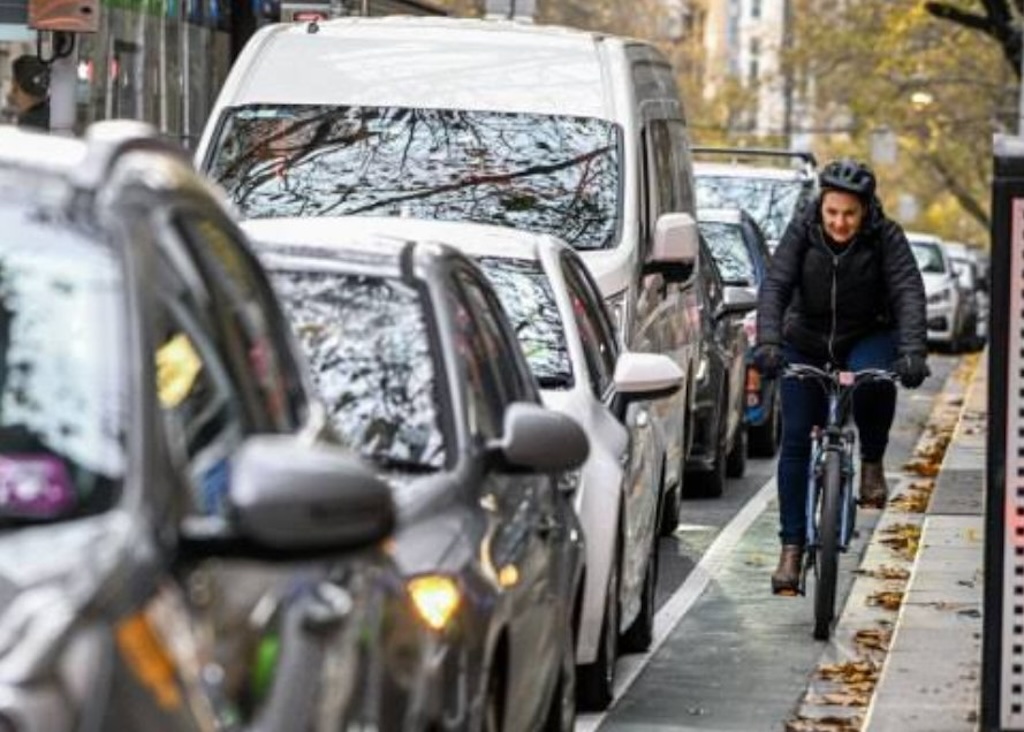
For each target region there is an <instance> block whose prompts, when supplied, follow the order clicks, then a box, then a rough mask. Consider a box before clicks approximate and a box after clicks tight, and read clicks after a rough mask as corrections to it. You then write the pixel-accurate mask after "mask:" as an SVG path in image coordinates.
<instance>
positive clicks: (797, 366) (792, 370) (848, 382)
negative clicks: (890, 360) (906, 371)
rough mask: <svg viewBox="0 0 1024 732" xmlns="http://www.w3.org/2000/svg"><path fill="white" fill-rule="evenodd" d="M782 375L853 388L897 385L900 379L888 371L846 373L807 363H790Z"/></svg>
mask: <svg viewBox="0 0 1024 732" xmlns="http://www.w3.org/2000/svg"><path fill="white" fill-rule="evenodd" d="M782 375H783V376H784V377H786V378H790V379H794V378H795V379H805V378H807V377H812V378H816V379H823V380H824V379H827V380H828V381H831V382H832V383H834V384H838V385H840V386H855V385H857V384H860V383H861V382H863V381H891V382H893V383H899V380H900V377H899V375H898V374H896V372H894V371H890V370H889V369H861V370H860V371H846V370H843V369H822V368H818V367H817V366H812V365H810V364H808V363H791V364H788V365H787V366H786V368H785V369H784V370H783V372H782Z"/></svg>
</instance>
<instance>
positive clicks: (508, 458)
mask: <svg viewBox="0 0 1024 732" xmlns="http://www.w3.org/2000/svg"><path fill="white" fill-rule="evenodd" d="M491 449H492V450H493V451H495V452H497V453H498V454H500V455H501V458H502V460H503V461H504V463H505V465H506V466H508V467H509V468H511V469H513V470H515V469H520V470H530V471H533V472H536V473H562V472H565V471H567V470H575V469H576V468H578V467H580V466H581V465H583V461H584V460H586V459H587V455H588V454H589V453H590V443H589V442H588V440H587V435H586V433H584V432H583V428H582V427H580V426H579V425H578V424H577V423H576V421H575V420H573V419H572V418H571V417H567V416H565V415H564V414H559V413H557V412H553V411H551V410H550V409H545V408H544V407H542V406H540V405H539V404H532V403H530V402H515V403H514V404H510V405H509V407H508V409H507V410H505V423H504V435H503V437H502V438H501V440H497V441H495V442H494V443H493V444H492V445H491Z"/></svg>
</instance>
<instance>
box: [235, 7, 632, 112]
mask: <svg viewBox="0 0 1024 732" xmlns="http://www.w3.org/2000/svg"><path fill="white" fill-rule="evenodd" d="M260 36H262V38H260V39H259V41H258V42H256V40H255V39H254V42H252V43H250V48H251V49H253V50H255V48H259V52H258V53H257V54H256V59H255V60H254V62H253V65H252V66H251V67H250V68H248V69H246V72H245V73H244V74H242V75H240V76H238V77H237V78H235V79H229V81H228V87H231V86H233V87H234V88H233V89H230V91H229V93H228V94H227V95H225V97H223V98H222V101H224V102H226V103H227V104H228V105H230V106H235V105H242V104H259V103H264V104H309V103H317V104H340V105H367V106H380V107H383V106H398V107H412V108H421V109H439V108H440V109H465V110H479V111H497V112H522V113H534V114H559V115H566V116H577V117H593V118H598V119H613V116H612V114H613V110H612V109H611V108H610V104H611V102H610V100H608V99H606V98H605V97H606V96H607V95H601V94H595V93H594V89H595V88H600V87H602V86H604V85H606V84H607V79H606V78H604V77H605V75H604V74H603V73H602V67H601V60H600V53H601V51H600V47H601V44H602V43H605V42H611V43H615V42H619V43H621V41H616V40H615V39H607V40H606V39H605V38H604V37H603V36H601V35H598V34H593V33H586V32H582V31H575V30H570V29H565V28H555V27H544V26H535V25H527V24H523V23H516V22H508V21H489V20H467V19H456V18H411V17H390V18H340V19H337V20H332V21H327V22H324V23H320V24H319V25H318V26H317V30H316V31H315V32H314V31H313V30H312V28H311V26H310V24H307V23H296V24H287V25H286V24H279V25H274V26H269V27H268V28H266V29H264V30H263V31H261V32H260ZM244 56H249V57H250V58H252V55H251V54H244V55H243V58H244ZM239 60H240V61H242V59H239ZM225 91H228V89H225Z"/></svg>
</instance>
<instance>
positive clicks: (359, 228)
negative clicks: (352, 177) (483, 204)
mask: <svg viewBox="0 0 1024 732" xmlns="http://www.w3.org/2000/svg"><path fill="white" fill-rule="evenodd" d="M242 228H243V229H244V230H245V231H246V233H247V234H249V236H251V237H252V238H253V239H255V240H256V241H257V242H265V243H273V244H274V245H275V247H276V248H277V251H278V253H282V254H284V253H286V251H285V250H284V249H282V248H291V249H292V250H293V252H294V254H296V255H299V254H301V253H302V252H303V250H304V248H306V247H309V246H315V247H322V248H324V249H332V250H340V251H346V252H351V253H357V254H365V255H371V256H372V255H374V254H380V255H383V256H387V257H397V256H398V255H399V254H400V253H401V252H402V250H403V248H404V247H405V246H406V245H407V244H409V242H418V243H432V244H442V245H448V246H450V247H452V248H455V249H458V250H459V251H461V252H463V253H464V254H467V255H469V256H473V257H486V256H492V257H515V258H519V259H528V260H536V259H538V257H539V254H538V247H539V246H541V244H540V243H541V242H547V244H546V245H547V246H559V245H561V246H566V245H564V244H561V243H560V242H559V241H558V240H557V239H555V238H554V237H551V236H548V235H545V234H533V233H530V232H526V231H521V230H518V229H510V228H507V227H502V226H491V225H487V224H474V223H466V222H456V221H434V220H427V219H411V218H387V217H375V216H340V217H337V216H335V217H306V218H266V219H249V220H248V221H243V222H242Z"/></svg>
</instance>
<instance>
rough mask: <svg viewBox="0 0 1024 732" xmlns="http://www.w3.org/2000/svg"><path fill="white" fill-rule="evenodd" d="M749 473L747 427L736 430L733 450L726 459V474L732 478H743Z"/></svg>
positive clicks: (743, 426) (741, 426)
mask: <svg viewBox="0 0 1024 732" xmlns="http://www.w3.org/2000/svg"><path fill="white" fill-rule="evenodd" d="M746 472H747V426H746V425H742V424H741V425H740V426H739V427H737V428H736V436H735V437H733V438H732V449H731V450H729V455H728V456H727V457H726V459H725V474H726V475H727V476H729V477H730V478H742V477H743V474H744V473H746Z"/></svg>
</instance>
